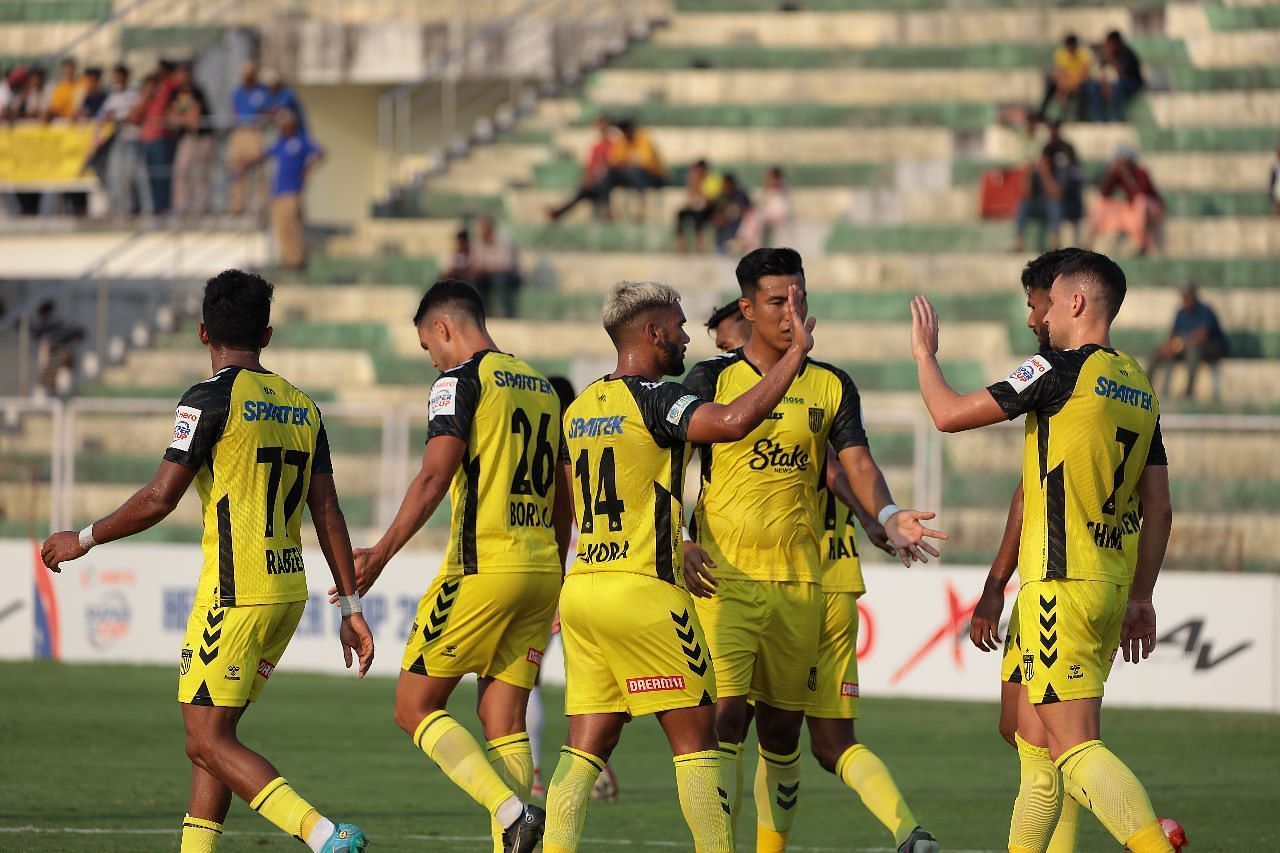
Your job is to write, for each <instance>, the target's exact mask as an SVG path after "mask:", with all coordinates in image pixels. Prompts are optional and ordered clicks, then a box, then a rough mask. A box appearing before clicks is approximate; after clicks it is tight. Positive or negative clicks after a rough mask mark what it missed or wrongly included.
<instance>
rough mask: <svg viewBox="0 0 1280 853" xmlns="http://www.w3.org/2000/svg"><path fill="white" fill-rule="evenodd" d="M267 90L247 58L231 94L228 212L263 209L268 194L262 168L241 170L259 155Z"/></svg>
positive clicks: (259, 210)
mask: <svg viewBox="0 0 1280 853" xmlns="http://www.w3.org/2000/svg"><path fill="white" fill-rule="evenodd" d="M269 96H270V92H269V91H268V90H267V87H266V86H263V85H262V84H261V83H259V82H258V65H257V63H256V62H252V61H250V62H246V63H245V64H244V65H243V66H242V67H241V69H240V86H239V88H237V89H236V90H235V93H234V94H232V96H231V109H232V112H233V114H234V115H235V127H233V128H232V130H231V135H230V137H229V138H228V139H227V165H228V166H229V167H230V169H231V172H232V174H234V175H236V177H235V178H233V179H232V181H231V187H230V189H229V190H228V193H227V213H230V214H231V215H232V216H238V215H240V214H241V213H244V212H245V211H246V210H247V211H248V212H249V213H250V214H253V215H255V216H256V215H257V214H258V213H260V212H261V211H262V206H263V204H264V203H265V201H266V196H267V176H266V174H265V173H264V172H262V171H261V170H254V171H253V172H251V173H249V174H241V172H242V170H243V169H244V167H245V166H246V165H248V164H249V163H252V162H254V161H256V160H257V159H258V158H259V157H261V156H262V121H263V117H264V115H265V114H266V112H267V98H268V97H269Z"/></svg>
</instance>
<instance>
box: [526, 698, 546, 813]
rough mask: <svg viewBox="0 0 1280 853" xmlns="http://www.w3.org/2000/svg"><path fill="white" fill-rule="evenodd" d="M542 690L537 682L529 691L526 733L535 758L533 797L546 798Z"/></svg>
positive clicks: (530, 750) (531, 791)
mask: <svg viewBox="0 0 1280 853" xmlns="http://www.w3.org/2000/svg"><path fill="white" fill-rule="evenodd" d="M543 723H544V717H543V712H542V690H541V688H540V686H539V685H538V684H537V683H536V682H535V683H534V685H533V689H532V690H530V691H529V706H528V709H527V710H526V711H525V717H524V724H525V731H527V732H528V733H529V752H530V754H531V755H532V756H533V784H532V785H530V793H531V796H534V797H539V798H542V797H546V795H547V786H546V784H545V783H544V782H543V780H542V726H543Z"/></svg>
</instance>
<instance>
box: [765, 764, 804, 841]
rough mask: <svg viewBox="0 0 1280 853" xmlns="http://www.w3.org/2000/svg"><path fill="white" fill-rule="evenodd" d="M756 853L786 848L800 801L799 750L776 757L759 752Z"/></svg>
mask: <svg viewBox="0 0 1280 853" xmlns="http://www.w3.org/2000/svg"><path fill="white" fill-rule="evenodd" d="M755 795H756V821H757V823H758V824H759V825H758V826H757V827H756V853H779V851H782V850H786V849H787V833H789V832H790V831H791V825H792V824H793V823H794V822H795V819H796V806H797V805H798V804H799V802H800V751H799V750H797V751H795V752H793V753H791V754H790V755H776V754H774V753H772V752H769V751H767V750H765V749H763V748H762V749H761V750H760V763H759V764H757V765H756V789H755Z"/></svg>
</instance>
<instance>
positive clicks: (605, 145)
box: [547, 115, 613, 222]
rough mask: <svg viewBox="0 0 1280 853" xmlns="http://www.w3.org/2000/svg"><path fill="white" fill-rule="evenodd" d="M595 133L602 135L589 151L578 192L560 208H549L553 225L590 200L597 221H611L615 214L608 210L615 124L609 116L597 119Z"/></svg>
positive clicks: (548, 211) (548, 215)
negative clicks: (610, 154)
mask: <svg viewBox="0 0 1280 853" xmlns="http://www.w3.org/2000/svg"><path fill="white" fill-rule="evenodd" d="M595 125H596V132H597V133H598V134H599V136H598V137H597V138H596V141H595V142H593V143H591V148H590V149H588V151H587V159H586V162H585V163H583V167H582V180H581V181H580V182H579V183H578V191H577V192H576V193H575V194H574V196H573V197H572V198H571V199H569V200H568V201H566V202H565V203H564V204H562V205H560V206H559V207H549V208H547V218H548V219H550V220H551V221H552V222H557V221H559V219H560V217H562V216H564V215H565V214H566V213H568V212H569V211H570V210H572V209H573V208H574V207H576V206H577V205H578V202H582V201H590V202H591V207H592V209H593V210H594V212H595V216H596V218H597V219H612V218H613V211H612V210H610V207H609V190H610V189H611V187H610V186H609V151H610V149H611V147H612V145H613V138H612V137H613V125H612V123H611V122H610V121H609V119H608V117H607V116H603V115H601V116H596V121H595Z"/></svg>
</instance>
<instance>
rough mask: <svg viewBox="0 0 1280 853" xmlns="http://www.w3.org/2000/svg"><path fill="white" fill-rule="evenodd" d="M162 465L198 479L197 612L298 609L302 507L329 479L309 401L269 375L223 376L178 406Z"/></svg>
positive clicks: (240, 372) (241, 372) (227, 371)
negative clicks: (314, 485)
mask: <svg viewBox="0 0 1280 853" xmlns="http://www.w3.org/2000/svg"><path fill="white" fill-rule="evenodd" d="M164 458H165V459H167V460H168V461H170V462H176V463H177V464H179V465H182V466H185V467H187V468H190V469H192V470H194V471H195V472H196V491H197V492H198V493H199V495H200V503H201V505H202V506H203V508H204V537H203V539H202V540H201V546H202V547H203V550H204V566H203V568H202V569H201V571H200V582H199V584H198V586H197V587H196V599H195V604H196V606H197V607H235V606H237V605H246V604H274V603H280V602H288V601H303V600H305V599H306V597H307V581H306V576H305V574H304V573H303V566H302V540H301V537H300V529H301V526H302V505H303V503H304V502H305V500H306V497H307V493H308V490H309V489H310V486H311V476H312V474H332V473H333V462H332V461H331V460H330V456H329V439H328V437H327V436H326V435H325V431H324V424H323V423H322V422H321V420H320V410H319V408H317V407H316V404H315V402H314V401H313V400H312V399H311V398H310V397H308V396H307V395H306V394H304V393H302V392H301V391H299V390H298V389H297V388H295V387H294V386H293V385H291V384H290V383H289V382H287V381H285V380H284V379H283V378H281V377H279V376H277V375H276V374H274V373H267V372H258V371H256V370H250V369H248V368H243V367H224V368H223V369H222V370H220V371H218V372H217V373H216V374H214V375H213V377H212V378H210V379H206V380H205V381H204V382H201V383H199V384H197V385H193V386H192V387H191V388H190V389H189V390H188V391H187V393H186V394H184V395H182V401H181V402H180V403H179V404H178V412H177V420H176V421H175V422H174V425H173V442H172V443H171V444H170V445H169V449H168V450H166V451H165V454H164Z"/></svg>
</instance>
